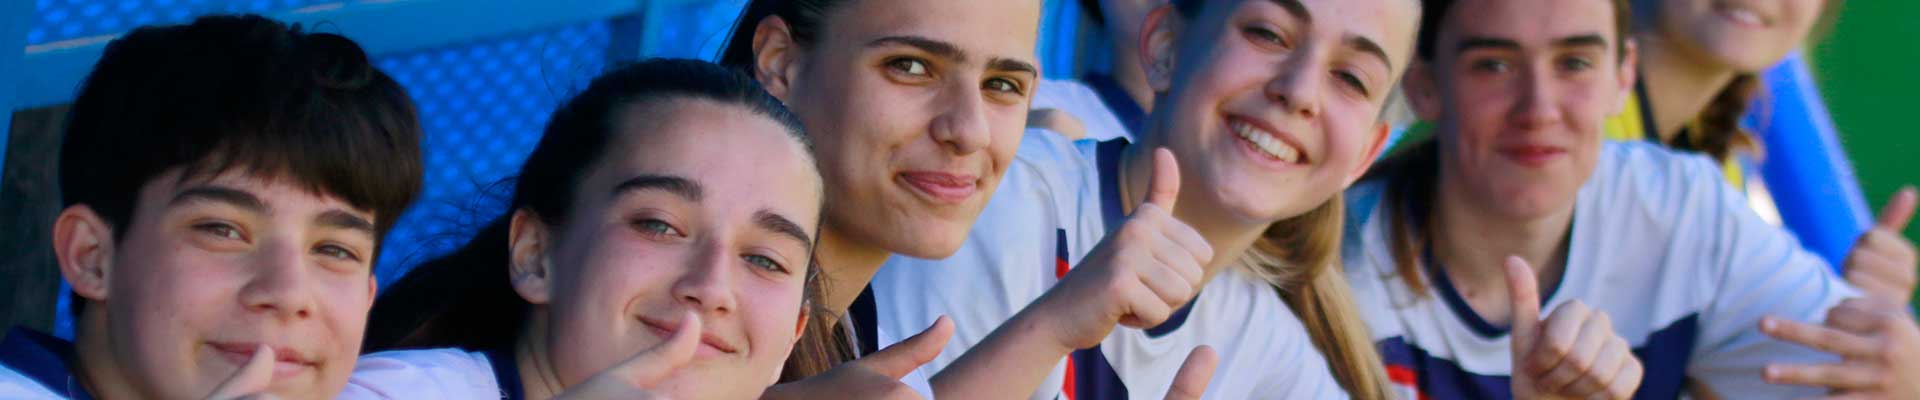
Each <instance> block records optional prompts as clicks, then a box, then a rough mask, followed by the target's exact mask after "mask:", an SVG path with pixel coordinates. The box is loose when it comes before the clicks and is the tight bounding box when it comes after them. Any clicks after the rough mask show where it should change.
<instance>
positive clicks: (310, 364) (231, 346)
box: [208, 343, 319, 380]
mask: <svg viewBox="0 0 1920 400" xmlns="http://www.w3.org/2000/svg"><path fill="white" fill-rule="evenodd" d="M208 346H210V347H211V348H212V349H213V351H214V352H215V353H217V354H219V355H220V356H221V357H223V358H225V359H226V360H227V361H228V362H232V363H233V365H234V366H237V367H244V366H246V365H247V361H250V360H252V359H253V354H254V352H256V351H258V350H259V348H260V344H258V343H208ZM273 358H274V360H273V379H274V380H282V379H287V378H291V377H294V376H296V375H299V374H301V373H303V372H306V371H307V370H308V369H315V368H318V367H319V363H318V362H316V361H313V360H309V359H307V358H305V357H304V356H301V355H300V354H299V353H298V352H295V351H293V350H292V349H290V348H286V347H277V346H276V347H273Z"/></svg>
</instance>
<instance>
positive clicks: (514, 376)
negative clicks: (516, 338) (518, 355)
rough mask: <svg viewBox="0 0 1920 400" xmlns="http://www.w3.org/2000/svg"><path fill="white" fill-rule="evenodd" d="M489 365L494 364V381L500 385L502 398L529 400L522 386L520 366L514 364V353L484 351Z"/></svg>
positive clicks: (506, 399)
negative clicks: (526, 399)
mask: <svg viewBox="0 0 1920 400" xmlns="http://www.w3.org/2000/svg"><path fill="white" fill-rule="evenodd" d="M480 353H481V354H485V355H486V356H487V363H489V364H493V380H494V381H496V382H498V383H499V384H500V398H501V399H503V400H521V399H525V398H527V390H526V388H524V387H521V385H520V366H519V365H518V364H515V363H514V362H513V353H512V352H510V351H503V350H497V349H496V350H482V351H481V352H480Z"/></svg>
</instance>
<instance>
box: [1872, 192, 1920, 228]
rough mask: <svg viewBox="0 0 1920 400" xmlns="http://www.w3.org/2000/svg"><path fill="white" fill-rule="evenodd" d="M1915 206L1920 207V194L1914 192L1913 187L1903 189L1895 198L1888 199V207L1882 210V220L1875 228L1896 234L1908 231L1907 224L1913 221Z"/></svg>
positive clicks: (1895, 194) (1895, 193)
mask: <svg viewBox="0 0 1920 400" xmlns="http://www.w3.org/2000/svg"><path fill="white" fill-rule="evenodd" d="M1915 205H1920V193H1916V192H1915V191H1914V189H1913V185H1907V186H1905V187H1901V188H1900V191H1899V192H1894V194H1893V198H1890V199H1887V205H1886V207H1885V208H1881V209H1880V218H1879V220H1878V221H1877V222H1876V223H1874V226H1876V227H1879V228H1882V229H1886V230H1890V231H1894V232H1899V231H1904V230H1907V223H1909V222H1912V221H1913V211H1914V206H1915Z"/></svg>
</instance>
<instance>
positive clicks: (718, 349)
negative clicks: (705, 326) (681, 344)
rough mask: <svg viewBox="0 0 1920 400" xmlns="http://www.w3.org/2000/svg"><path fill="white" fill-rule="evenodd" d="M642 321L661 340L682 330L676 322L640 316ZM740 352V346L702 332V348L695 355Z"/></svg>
mask: <svg viewBox="0 0 1920 400" xmlns="http://www.w3.org/2000/svg"><path fill="white" fill-rule="evenodd" d="M640 323H641V324H644V325H646V326H647V328H649V329H653V333H654V334H656V335H659V336H660V340H667V338H670V337H673V333H674V332H679V331H680V327H679V326H678V325H675V324H676V323H669V322H663V321H661V320H658V319H654V318H648V317H640ZM738 352H740V349H739V348H737V347H734V346H733V345H731V344H727V341H725V340H721V339H720V337H719V336H714V334H712V333H707V332H701V333H700V349H699V350H696V351H695V352H694V356H695V357H702V358H704V357H714V356H719V355H721V354H733V353H738Z"/></svg>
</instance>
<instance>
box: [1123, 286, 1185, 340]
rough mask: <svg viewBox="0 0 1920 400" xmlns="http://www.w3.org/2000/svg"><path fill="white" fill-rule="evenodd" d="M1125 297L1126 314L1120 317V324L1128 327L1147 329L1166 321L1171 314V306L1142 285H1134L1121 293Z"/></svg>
mask: <svg viewBox="0 0 1920 400" xmlns="http://www.w3.org/2000/svg"><path fill="white" fill-rule="evenodd" d="M1121 295H1122V296H1125V298H1126V299H1127V300H1126V301H1127V307H1128V308H1127V314H1126V315H1124V316H1122V317H1121V318H1120V324H1121V325H1126V326H1129V327H1134V328H1139V329H1147V328H1152V327H1154V326H1158V325H1160V323H1161V322H1166V321H1167V317H1169V316H1172V315H1173V307H1170V306H1168V305H1167V303H1166V302H1164V301H1160V295H1158V294H1155V293H1153V290H1152V289H1148V288H1146V287H1144V286H1134V287H1132V288H1130V289H1128V290H1127V292H1126V293H1122V294H1121Z"/></svg>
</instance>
